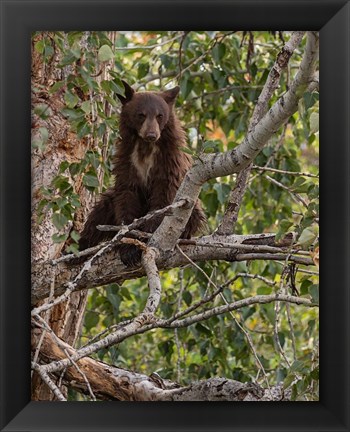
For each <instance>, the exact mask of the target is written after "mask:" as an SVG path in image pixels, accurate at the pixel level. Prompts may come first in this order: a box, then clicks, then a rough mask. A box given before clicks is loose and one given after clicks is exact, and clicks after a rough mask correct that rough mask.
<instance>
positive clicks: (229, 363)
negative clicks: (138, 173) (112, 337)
mask: <svg viewBox="0 0 350 432" xmlns="http://www.w3.org/2000/svg"><path fill="white" fill-rule="evenodd" d="M253 36H254V46H253V47H251V46H249V43H248V40H247V38H245V37H244V36H243V33H242V32H227V31H224V32H222V31H220V32H219V31H200V32H189V33H188V34H186V36H183V35H182V33H179V32H167V31H160V32H119V33H114V34H113V35H112V34H110V33H107V32H69V33H63V32H56V33H51V34H50V35H46V34H45V35H44V37H43V38H41V39H39V40H38V41H37V42H36V43H35V45H34V47H35V50H36V51H37V52H38V53H40V55H42V56H43V61H44V62H48V61H50V59H51V58H52V56H53V55H54V54H55V55H56V56H57V61H58V66H59V68H61V70H62V71H63V72H62V76H63V77H64V78H62V79H61V80H59V79H58V80H57V81H56V82H54V83H53V84H52V86H51V88H50V90H49V93H50V94H51V95H53V96H54V95H57V94H58V93H59V92H63V104H64V106H63V107H62V109H61V114H62V115H63V116H64V117H65V118H66V119H67V121H69V123H70V125H71V130H72V132H75V133H76V134H77V136H78V138H79V139H88V140H89V143H91V144H90V147H89V148H90V150H89V151H88V152H87V153H86V155H85V157H84V158H83V159H82V160H81V161H80V162H72V163H71V162H68V161H64V162H62V164H61V166H60V168H59V172H58V173H57V176H56V177H55V178H54V179H53V181H52V184H51V185H50V186H48V187H46V188H45V189H43V190H42V194H43V198H42V200H41V202H40V204H39V213H40V214H43V212H45V211H47V210H50V211H52V221H53V223H54V225H55V227H56V228H57V231H58V232H57V233H56V234H55V235H54V238H53V241H55V242H63V241H65V240H66V238H67V234H65V233H66V231H65V228H66V227H67V224H69V223H71V222H72V220H73V218H74V215H75V212H76V210H77V208H78V207H79V206H80V202H79V196H78V194H77V192H76V191H75V189H74V184H75V181H76V179H77V178H80V179H81V181H82V183H83V185H84V186H85V187H86V188H87V189H88V190H89V191H91V192H92V193H96V192H99V191H101V190H104V189H106V188H107V187H108V186H109V185H110V184H111V181H112V179H111V174H110V172H111V157H112V154H113V145H114V143H115V141H116V139H117V137H118V111H119V109H120V105H119V101H118V100H117V98H116V94H124V88H123V86H122V83H121V79H123V80H126V81H127V82H128V83H130V84H131V85H133V84H136V85H137V87H138V88H139V89H141V90H158V89H159V88H160V87H161V88H170V87H172V86H174V85H180V89H181V90H180V95H179V97H178V100H177V102H176V107H175V108H176V111H177V114H178V116H179V118H180V119H181V122H182V124H183V125H184V127H185V128H186V132H187V135H188V147H187V148H185V149H184V150H183V151H185V152H186V153H190V154H192V155H194V157H200V154H201V152H204V153H205V152H222V151H226V150H229V149H232V148H234V147H235V146H237V145H238V144H239V143H240V142H241V141H242V140H243V138H244V136H245V134H246V133H247V129H248V125H249V119H250V116H251V115H252V112H253V109H254V107H255V104H256V101H257V99H258V97H259V94H260V91H261V89H262V87H263V85H264V84H265V81H266V78H267V75H268V73H269V70H270V69H271V67H272V65H273V63H274V61H275V59H276V55H277V54H278V52H279V51H280V49H281V47H282V46H283V42H282V41H281V40H279V39H278V37H275V36H273V35H272V34H270V33H268V32H254V33H253ZM288 37H289V33H286V34H285V38H286V39H288ZM167 41H168V42H167ZM302 51H303V45H302V46H301V48H300V49H298V50H296V52H295V53H294V55H293V57H292V59H291V60H290V68H289V70H290V74H287V73H283V74H282V76H281V80H280V86H279V88H278V89H277V90H276V92H275V94H274V95H273V97H272V100H271V101H270V105H271V104H273V103H274V102H276V101H277V99H278V98H279V97H280V96H281V95H282V94H283V93H284V92H285V91H286V88H287V85H288V83H289V81H290V80H291V79H292V78H293V76H294V74H295V72H296V70H297V67H298V66H299V64H300V59H301V55H302ZM107 64H108V65H109V67H108V68H107V69H106V70H105V69H104V68H105V67H106V65H107ZM101 71H104V75H103V78H102V77H101V73H102V72H101ZM318 112H319V95H318V93H317V92H313V93H308V92H304V94H303V97H302V98H301V100H300V104H299V110H298V112H297V113H296V114H294V115H293V117H292V118H291V119H290V120H289V122H288V124H287V125H286V127H285V128H281V129H280V130H279V131H277V133H276V134H275V136H274V137H273V138H272V139H271V140H270V142H269V143H268V144H267V146H266V147H265V148H264V149H263V151H262V152H261V153H260V154H259V155H258V156H257V158H256V160H255V161H254V163H255V164H256V165H259V166H261V167H264V166H267V167H269V168H272V169H275V170H279V171H276V172H268V171H255V170H254V169H253V171H252V175H251V178H250V183H249V187H248V189H247V191H246V193H245V195H244V198H243V202H242V206H241V210H240V214H239V218H238V222H237V225H236V233H241V234H253V233H261V232H274V233H277V239H282V238H283V237H284V235H285V234H286V233H288V232H291V231H293V232H295V233H296V236H297V242H298V245H299V246H300V247H301V248H302V249H303V250H306V251H308V250H310V251H312V250H314V248H315V247H316V246H317V244H318V224H317V220H318V211H319V210H318V195H319V189H318V178H317V177H316V175H317V174H318V129H319V124H318V123H319V121H318ZM34 113H35V114H36V115H37V116H38V117H39V118H40V119H41V120H43V121H45V120H47V119H48V118H49V116H50V115H51V112H50V107H49V106H48V105H46V104H39V105H36V106H35V107H34ZM48 139H49V136H48V132H47V130H46V129H45V127H41V128H40V129H39V133H38V135H37V136H36V138H35V139H34V141H33V146H34V147H37V148H38V149H41V150H42V149H43V148H44V147H45V144H46V142H47V140H48ZM290 171H291V172H294V173H303V172H307V173H311V174H313V175H314V176H315V177H306V176H302V175H298V174H296V175H292V174H289V173H288V172H290ZM268 176H270V177H271V178H273V179H274V180H276V181H277V182H278V183H279V184H280V185H282V186H283V187H281V186H278V185H277V184H275V183H273V182H271V181H270V180H269V178H268ZM234 183H235V176H228V177H225V178H220V179H212V180H210V181H209V182H207V183H206V184H205V185H204V186H203V188H202V191H201V194H200V198H201V200H202V202H203V205H204V208H205V210H206V213H207V216H208V219H209V228H210V230H213V229H215V228H216V227H217V226H218V224H219V223H220V221H221V219H222V217H223V214H224V211H225V207H226V202H227V198H228V195H229V193H230V191H231V189H232V187H233V185H234ZM297 195H299V196H300V197H301V198H302V200H303V201H304V203H305V204H303V203H302V201H301V200H300V199H298V198H297ZM70 236H71V239H72V240H73V249H72V250H74V244H76V242H77V241H78V234H77V233H76V232H73V233H71V234H70ZM282 267H283V263H277V262H273V261H269V260H265V261H252V262H249V263H245V262H241V263H238V262H236V263H226V262H215V263H204V264H201V270H202V272H201V271H199V270H198V269H195V268H185V269H184V270H171V271H168V272H163V273H162V285H163V293H162V301H161V305H160V310H159V314H160V316H162V317H163V318H169V317H171V316H172V315H174V314H175V313H176V312H178V311H179V309H180V310H183V309H185V308H187V307H190V306H191V305H193V304H195V303H196V302H198V301H199V300H200V299H202V298H203V296H204V295H205V294H208V293H210V292H212V290H213V288H212V286H211V285H208V280H207V278H206V277H205V276H204V274H203V272H204V273H205V274H206V275H207V276H208V277H210V278H211V279H212V281H213V282H214V283H215V284H216V285H217V286H220V285H222V284H225V282H227V280H229V279H230V278H233V277H234V276H235V275H236V274H237V273H239V272H244V273H250V274H256V275H260V276H263V277H265V278H268V279H269V280H270V281H271V282H272V284H271V285H267V284H266V283H265V282H264V281H263V280H260V279H252V278H248V277H241V278H238V279H237V280H236V281H235V282H234V284H233V285H232V284H231V285H228V286H227V287H226V288H225V289H224V290H223V295H224V296H225V298H226V300H227V301H228V302H231V301H235V300H240V299H244V298H247V297H251V296H254V295H265V294H271V293H273V292H275V290H276V289H277V287H278V286H279V284H280V282H281V271H282ZM294 283H295V286H296V288H297V290H298V291H299V294H300V295H301V296H306V297H308V298H311V299H312V300H313V301H318V279H317V276H316V275H314V274H305V273H302V272H297V273H296V278H295V282H294ZM273 284H275V285H273ZM181 286H182V289H181ZM180 292H181V293H182V294H181V296H180V298H179V293H180ZM147 294H148V288H147V283H146V281H145V280H144V279H139V280H135V281H128V282H127V283H125V284H124V285H123V286H122V287H120V286H117V285H116V284H112V285H109V286H105V287H102V288H101V289H99V290H91V294H90V295H89V298H88V305H87V312H86V316H85V319H84V328H83V333H82V343H84V344H85V343H86V342H87V341H88V340H89V339H91V338H94V337H97V335H98V334H99V333H101V332H103V334H106V333H108V331H109V328H112V329H113V328H114V327H113V326H115V325H117V324H120V323H121V322H123V321H127V320H129V319H131V318H133V317H135V316H136V315H137V314H138V313H139V312H140V311H141V310H142V308H143V307H144V305H145V301H146V299H147ZM220 304H222V300H221V299H220V298H217V299H216V300H215V305H220ZM290 309H291V320H292V323H293V329H291V327H290V324H289V321H288V317H287V312H286V309H285V307H282V310H281V313H280V317H279V339H280V343H281V345H282V347H283V350H284V353H285V355H286V356H287V358H288V359H294V358H295V361H294V363H293V360H292V361H291V363H293V365H292V367H291V368H288V366H287V364H286V363H285V361H284V360H283V358H281V355H280V353H279V352H278V350H277V348H276V343H275V340H274V337H273V335H274V325H275V320H276V312H275V306H274V305H273V304H265V305H255V306H250V307H247V308H244V309H242V310H240V311H239V312H235V313H234V314H233V316H234V317H233V316H232V315H230V314H225V315H220V316H217V317H214V318H211V319H209V320H207V321H203V322H201V323H198V324H196V325H193V326H190V327H188V328H181V329H179V330H177V337H176V338H175V334H174V331H172V330H157V331H152V332H146V333H144V334H141V335H138V336H135V337H133V338H129V339H127V340H125V341H123V343H122V344H120V345H119V346H116V347H112V348H109V349H105V350H101V351H99V352H98V353H97V354H96V358H99V359H101V360H104V361H107V362H111V363H113V364H115V365H117V366H121V367H126V368H130V369H135V370H137V371H138V372H144V373H148V374H150V373H152V372H154V371H157V372H158V373H159V374H160V375H161V376H162V377H163V378H169V379H173V380H176V379H177V372H179V373H180V376H181V382H182V384H186V383H189V382H191V381H192V380H198V379H202V378H209V377H212V376H225V377H227V378H232V379H237V380H240V381H251V380H255V379H256V377H257V365H256V360H255V358H254V356H253V354H252V351H251V349H250V347H249V344H248V342H247V339H246V337H245V335H244V333H242V331H241V329H240V327H239V326H238V324H237V323H240V325H241V326H243V327H244V328H245V329H246V331H247V332H248V333H249V335H250V337H251V339H252V342H253V345H254V347H255V349H256V352H257V355H258V357H259V360H260V361H261V363H262V364H263V366H264V368H265V371H266V374H267V376H268V380H269V382H270V384H271V385H273V384H276V382H279V381H284V386H285V388H287V387H291V388H292V394H293V398H294V399H296V400H304V399H307V400H314V399H317V397H318V396H317V394H318V393H317V392H318V375H319V372H318V367H317V365H316V364H315V363H314V354H315V351H316V350H315V348H314V347H315V344H316V341H317V339H318V316H317V311H316V310H315V309H306V308H303V307H301V306H291V307H290ZM201 310H202V308H200V309H199V311H201ZM234 318H235V319H234ZM292 333H293V335H294V338H295V341H294V339H293V337H292ZM294 345H295V346H294ZM259 381H261V383H262V384H264V385H265V382H264V377H263V376H262V374H261V373H260V375H259Z"/></svg>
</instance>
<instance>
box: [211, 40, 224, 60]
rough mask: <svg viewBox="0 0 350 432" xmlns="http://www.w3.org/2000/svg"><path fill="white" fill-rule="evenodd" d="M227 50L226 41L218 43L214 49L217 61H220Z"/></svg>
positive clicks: (214, 56)
mask: <svg viewBox="0 0 350 432" xmlns="http://www.w3.org/2000/svg"><path fill="white" fill-rule="evenodd" d="M225 52H226V46H225V44H224V43H218V44H216V45H215V46H214V48H213V49H212V54H213V58H214V60H215V62H216V63H220V61H221V60H222V58H223V57H224V55H225Z"/></svg>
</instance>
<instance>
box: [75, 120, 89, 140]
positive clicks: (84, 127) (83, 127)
mask: <svg viewBox="0 0 350 432" xmlns="http://www.w3.org/2000/svg"><path fill="white" fill-rule="evenodd" d="M90 132H91V127H90V125H89V123H88V122H87V121H86V120H85V119H84V120H83V121H81V122H79V123H78V124H77V133H78V138H83V137H84V136H86V135H88V134H89V133H90Z"/></svg>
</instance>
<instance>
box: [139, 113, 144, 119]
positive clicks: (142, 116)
mask: <svg viewBox="0 0 350 432" xmlns="http://www.w3.org/2000/svg"><path fill="white" fill-rule="evenodd" d="M138 118H139V119H140V120H144V119H145V118H146V115H145V114H144V113H138Z"/></svg>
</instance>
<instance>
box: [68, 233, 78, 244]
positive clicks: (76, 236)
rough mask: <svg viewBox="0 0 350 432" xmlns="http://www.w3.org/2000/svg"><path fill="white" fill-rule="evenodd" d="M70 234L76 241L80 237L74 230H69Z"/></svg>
mask: <svg viewBox="0 0 350 432" xmlns="http://www.w3.org/2000/svg"><path fill="white" fill-rule="evenodd" d="M70 236H71V237H72V239H73V240H74V241H75V242H76V243H78V241H79V239H80V234H79V233H78V232H76V231H75V230H73V231H71V233H70Z"/></svg>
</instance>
